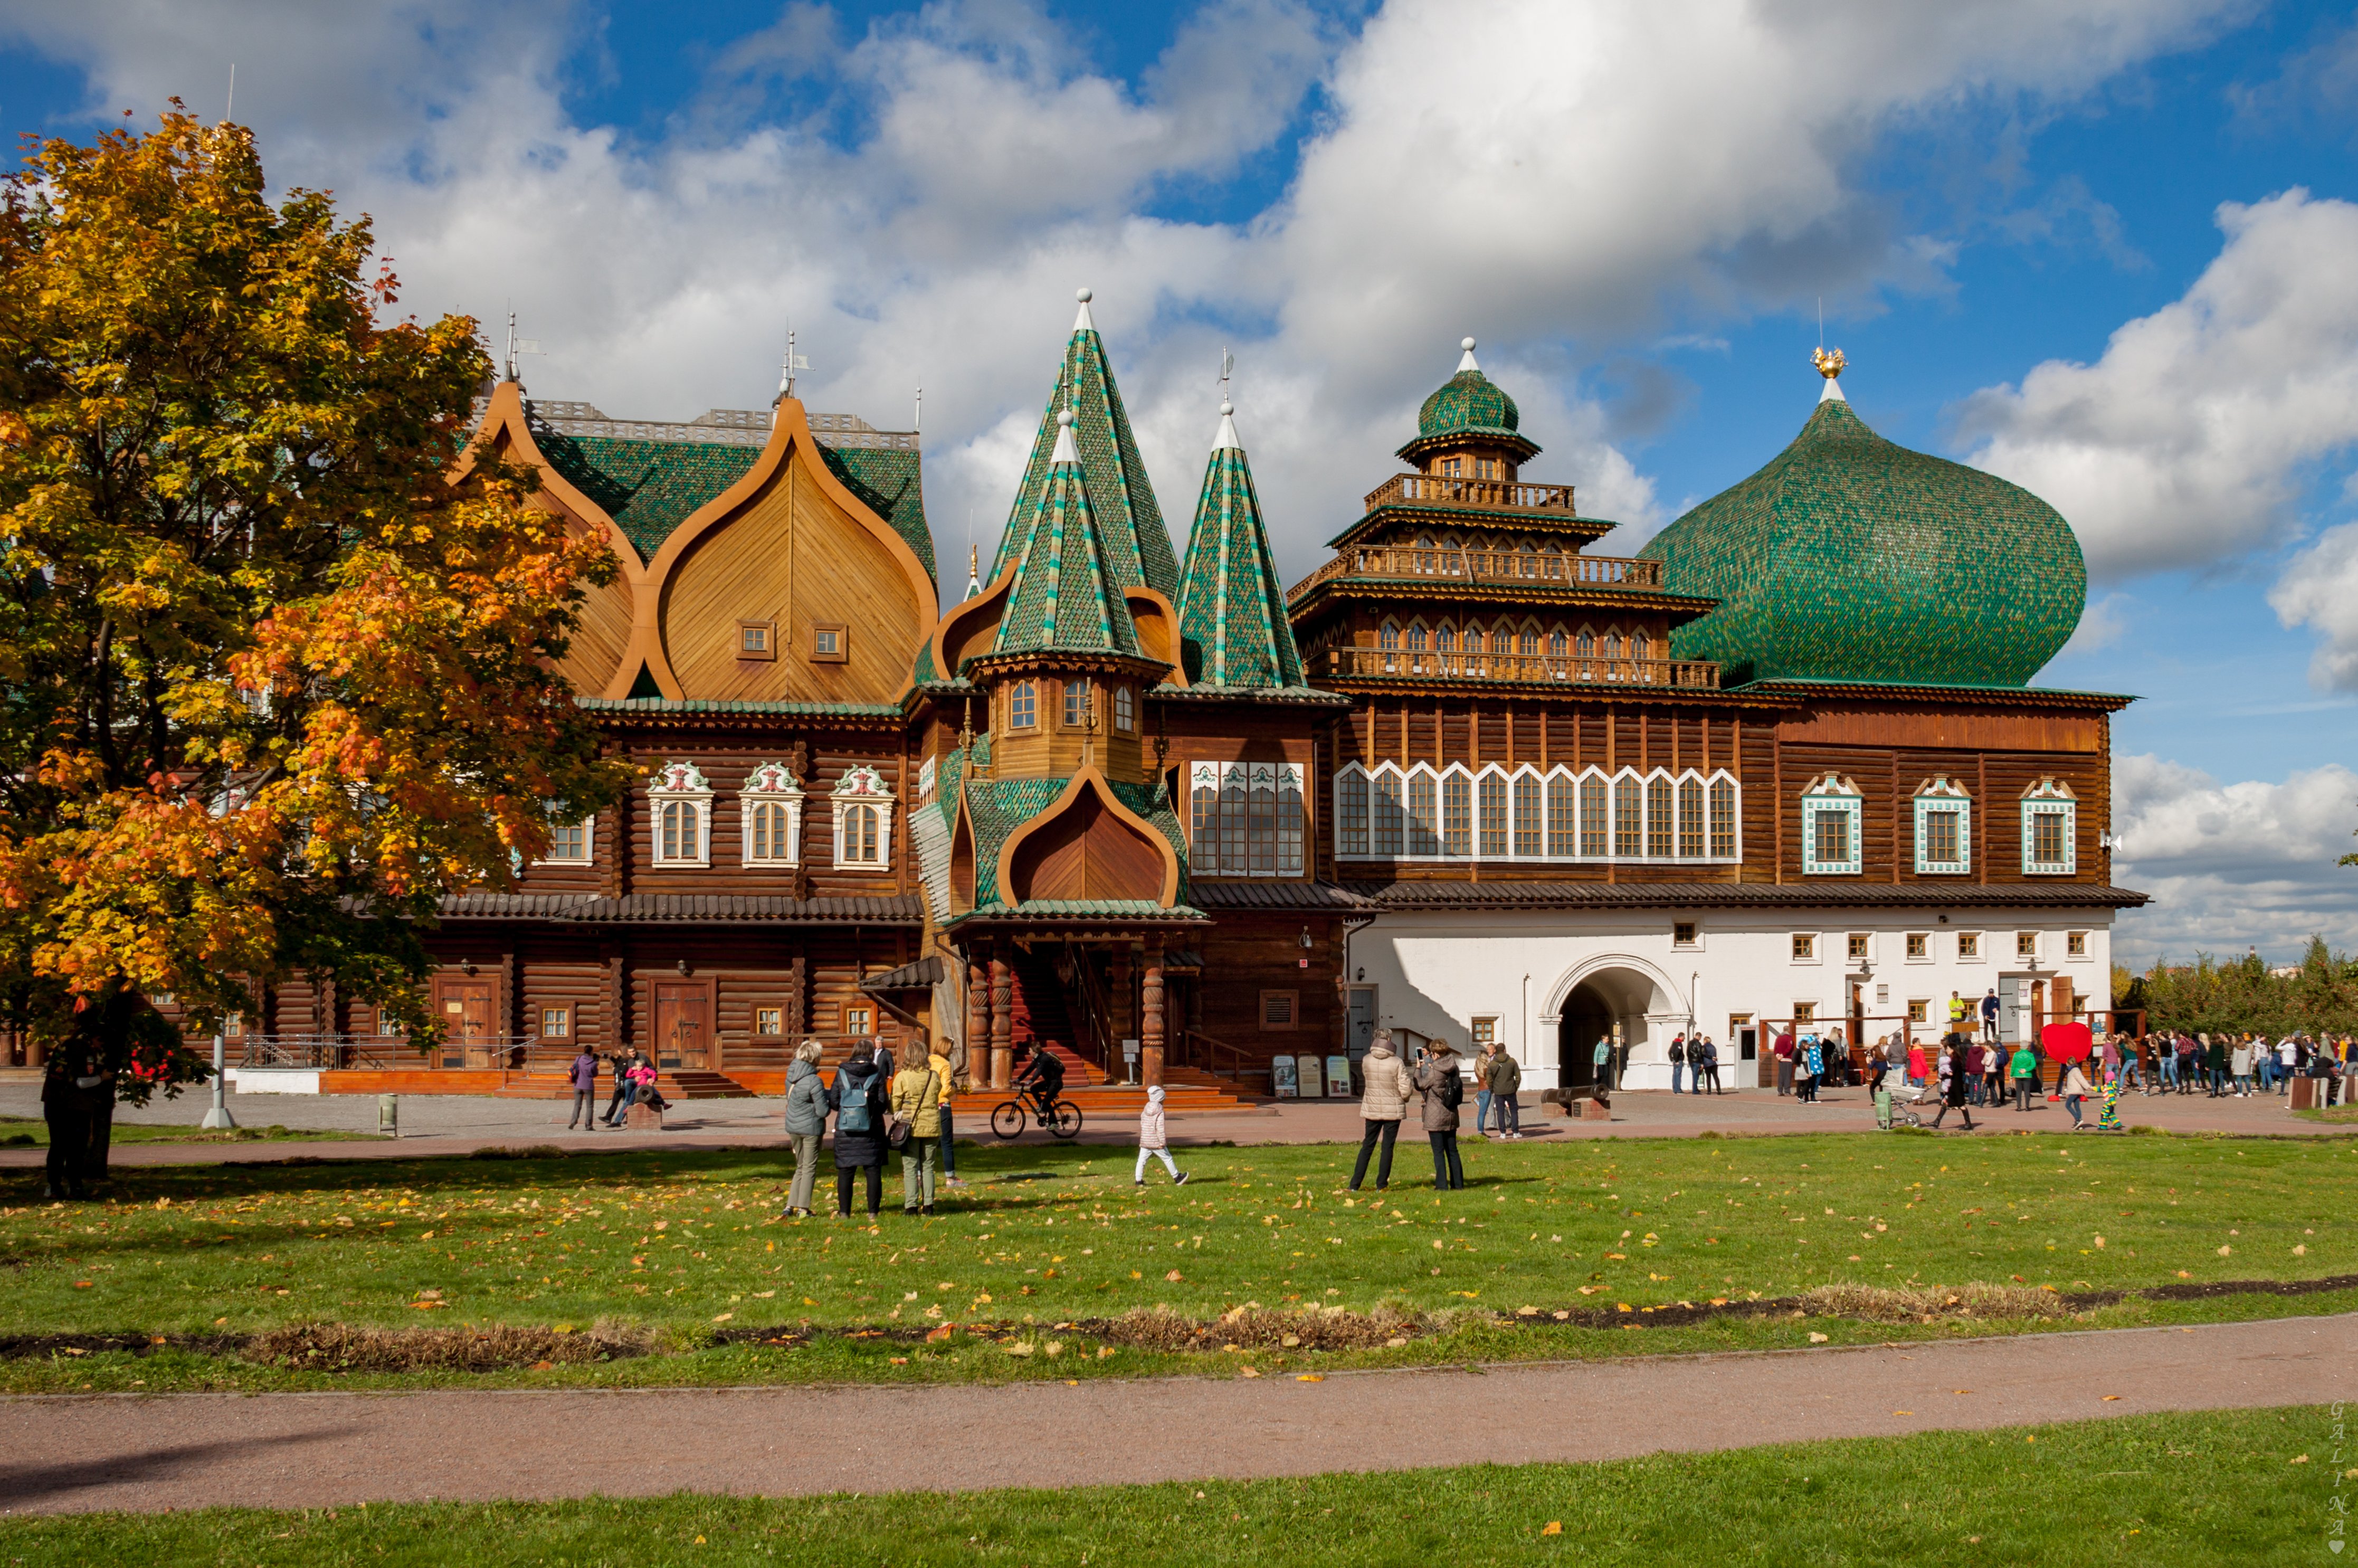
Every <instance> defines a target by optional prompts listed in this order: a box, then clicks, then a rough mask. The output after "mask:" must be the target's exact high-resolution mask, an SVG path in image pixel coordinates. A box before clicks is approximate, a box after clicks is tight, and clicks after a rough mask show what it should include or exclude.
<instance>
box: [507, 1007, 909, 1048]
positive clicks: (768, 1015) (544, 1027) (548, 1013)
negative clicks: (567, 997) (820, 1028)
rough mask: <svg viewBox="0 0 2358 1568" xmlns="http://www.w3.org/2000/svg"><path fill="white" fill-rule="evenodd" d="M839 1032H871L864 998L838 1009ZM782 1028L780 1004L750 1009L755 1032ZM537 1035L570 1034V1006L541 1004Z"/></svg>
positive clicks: (558, 1036) (545, 1037)
mask: <svg viewBox="0 0 2358 1568" xmlns="http://www.w3.org/2000/svg"><path fill="white" fill-rule="evenodd" d="M838 1016H839V1019H840V1026H839V1027H838V1031H837V1033H841V1034H872V1033H875V1032H876V1012H875V1010H874V1009H873V1008H871V1007H870V1006H868V1005H867V1004H866V1003H864V1002H846V1003H845V1004H844V1005H843V1007H842V1009H841V1011H840V1013H839V1015H838ZM785 1032H786V1010H785V1008H784V1006H783V1005H780V1006H776V1007H757V1008H755V1009H754V1010H753V1033H755V1034H757V1035H782V1034H784V1033H785ZM540 1037H541V1038H542V1039H543V1040H570V1039H571V1038H573V1010H572V1009H571V1008H570V1007H544V1008H542V1009H541V1010H540Z"/></svg>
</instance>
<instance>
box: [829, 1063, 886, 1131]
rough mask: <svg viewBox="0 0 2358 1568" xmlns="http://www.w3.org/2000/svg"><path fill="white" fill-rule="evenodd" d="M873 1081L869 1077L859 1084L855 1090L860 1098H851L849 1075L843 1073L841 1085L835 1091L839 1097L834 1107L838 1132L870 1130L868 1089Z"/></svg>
mask: <svg viewBox="0 0 2358 1568" xmlns="http://www.w3.org/2000/svg"><path fill="white" fill-rule="evenodd" d="M875 1081H876V1080H875V1079H874V1078H873V1077H870V1078H869V1079H868V1080H867V1081H866V1082H864V1083H862V1084H860V1087H859V1089H858V1091H857V1092H858V1094H859V1096H860V1098H858V1099H853V1098H851V1094H852V1092H853V1091H852V1088H851V1084H850V1076H849V1074H846V1075H845V1081H844V1083H843V1085H842V1086H841V1087H838V1089H837V1091H836V1092H837V1094H838V1096H839V1097H840V1098H838V1101H837V1103H836V1108H835V1130H837V1131H838V1132H866V1131H869V1130H871V1126H870V1121H869V1110H868V1101H869V1092H868V1091H869V1088H870V1086H871V1085H873V1084H874V1083H875Z"/></svg>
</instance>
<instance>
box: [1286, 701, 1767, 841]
mask: <svg viewBox="0 0 2358 1568" xmlns="http://www.w3.org/2000/svg"><path fill="white" fill-rule="evenodd" d="M1318 684H1319V686H1320V687H1324V688H1325V689H1327V690H1330V691H1336V692H1341V693H1344V694H1345V695H1347V696H1349V697H1390V698H1398V699H1406V698H1413V699H1416V700H1419V701H1426V702H1431V701H1437V700H1441V699H1444V698H1448V697H1480V698H1482V699H1484V700H1485V701H1489V700H1494V699H1496V698H1498V697H1520V698H1523V699H1526V700H1529V701H1532V702H1619V703H1651V704H1657V705H1659V704H1663V703H1677V704H1681V705H1683V706H1685V707H1689V708H1756V709H1765V710H1771V711H1783V712H1789V713H1790V712H1797V711H1801V710H1802V709H1806V708H1810V707H1812V706H1813V705H1812V703H1810V702H1809V701H1808V700H1807V699H1806V698H1803V697H1799V696H1788V695H1785V694H1782V693H1778V692H1758V691H1755V690H1753V689H1752V688H1750V687H1735V688H1733V689H1729V688H1725V687H1692V686H1647V685H1642V684H1640V683H1638V682H1635V681H1535V680H1526V681H1517V680H1478V679H1466V678H1464V677H1460V676H1450V677H1446V678H1444V677H1442V676H1400V677H1398V678H1388V677H1367V676H1323V677H1320V679H1319V681H1318ZM1484 874H1485V875H1487V874H1488V871H1487V867H1486V868H1485V871H1484Z"/></svg>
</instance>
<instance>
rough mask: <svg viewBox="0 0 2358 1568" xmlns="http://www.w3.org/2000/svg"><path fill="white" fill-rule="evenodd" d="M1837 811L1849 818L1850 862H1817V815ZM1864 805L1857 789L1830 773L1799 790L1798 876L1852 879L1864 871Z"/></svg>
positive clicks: (1855, 786) (1845, 780) (1856, 786)
mask: <svg viewBox="0 0 2358 1568" xmlns="http://www.w3.org/2000/svg"><path fill="white" fill-rule="evenodd" d="M1827 810H1833V811H1840V812H1843V813H1844V814H1845V815H1846V816H1849V817H1850V834H1849V838H1850V858H1849V859H1848V860H1819V859H1818V832H1817V827H1818V825H1817V821H1816V817H1817V814H1818V813H1820V812H1823V811H1827ZM1865 872H1866V800H1865V799H1864V798H1863V797H1862V796H1861V795H1859V793H1858V785H1856V784H1853V783H1852V782H1851V781H1850V780H1848V779H1846V778H1842V777H1840V776H1838V775H1836V774H1833V773H1825V774H1822V775H1820V776H1819V777H1817V778H1814V779H1812V780H1811V781H1810V782H1809V783H1808V784H1806V785H1804V786H1803V787H1802V790H1801V874H1802V875H1803V876H1805V877H1855V876H1860V875H1863V874H1864V873H1865Z"/></svg>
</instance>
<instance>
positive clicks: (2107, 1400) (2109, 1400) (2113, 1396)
mask: <svg viewBox="0 0 2358 1568" xmlns="http://www.w3.org/2000/svg"><path fill="white" fill-rule="evenodd" d="M2120 1397H2121V1396H2120V1395H2118V1394H2106V1395H2105V1396H2104V1402H2105V1403H2106V1404H2110V1403H2112V1402H2113V1401H2114V1400H2117V1399H2119V1398H2120Z"/></svg>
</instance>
